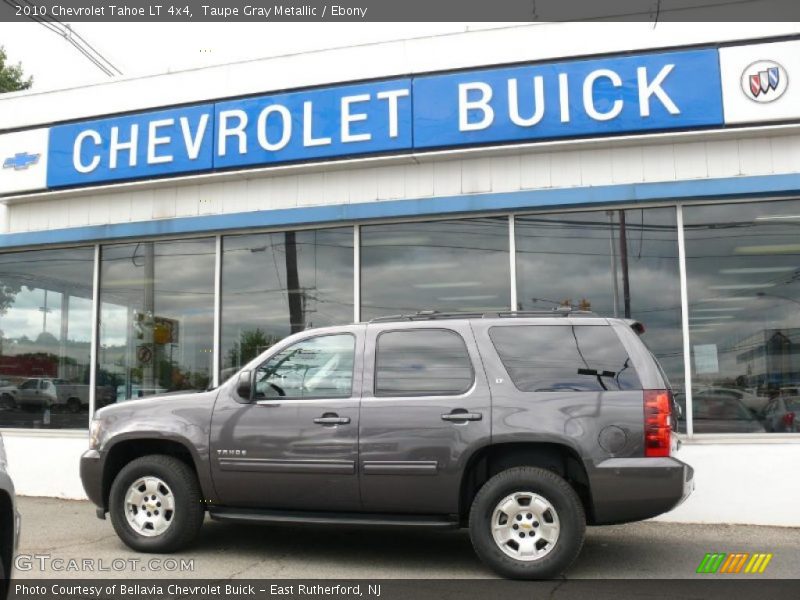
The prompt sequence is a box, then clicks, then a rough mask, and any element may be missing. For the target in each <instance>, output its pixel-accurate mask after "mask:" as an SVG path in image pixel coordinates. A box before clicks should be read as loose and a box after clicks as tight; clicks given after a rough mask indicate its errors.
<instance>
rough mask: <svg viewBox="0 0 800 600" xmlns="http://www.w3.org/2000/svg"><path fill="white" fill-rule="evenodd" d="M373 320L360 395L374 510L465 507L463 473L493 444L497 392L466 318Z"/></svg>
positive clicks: (368, 493) (365, 468)
mask: <svg viewBox="0 0 800 600" xmlns="http://www.w3.org/2000/svg"><path fill="white" fill-rule="evenodd" d="M398 325H399V324H398V323H384V324H371V325H369V326H368V328H367V338H366V347H365V377H364V389H363V393H362V400H361V419H360V429H359V440H360V441H359V448H360V455H359V462H360V471H361V478H360V480H361V500H362V505H363V507H364V509H365V510H367V511H374V512H400V513H416V514H426V513H427V514H448V513H455V512H456V511H457V510H458V495H459V486H460V484H461V473H462V471H463V469H464V466H465V463H466V461H467V460H468V458H469V456H470V455H471V454H472V452H474V451H475V450H476V449H477V448H478V447H480V446H481V445H484V444H488V443H489V432H490V428H491V423H490V415H491V406H490V395H489V388H488V385H487V382H486V377H485V374H484V371H483V367H482V366H481V362H480V355H479V353H478V348H477V346H476V344H475V338H474V336H473V334H472V329H471V328H470V325H469V322H467V321H452V322H447V321H440V322H437V321H429V322H419V323H411V324H407V323H403V324H402V326H398Z"/></svg>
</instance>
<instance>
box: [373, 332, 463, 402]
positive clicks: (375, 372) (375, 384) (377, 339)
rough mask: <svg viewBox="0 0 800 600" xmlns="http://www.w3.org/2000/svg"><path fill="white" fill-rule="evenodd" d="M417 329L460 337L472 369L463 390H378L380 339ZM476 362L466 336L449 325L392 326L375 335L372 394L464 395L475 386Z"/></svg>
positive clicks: (385, 395) (398, 396) (398, 395)
mask: <svg viewBox="0 0 800 600" xmlns="http://www.w3.org/2000/svg"><path fill="white" fill-rule="evenodd" d="M417 331H444V332H447V333H452V334H454V335H456V336H457V337H458V339H459V340H460V341H461V343H462V344H463V345H464V351H465V354H466V357H467V362H468V363H469V371H470V381H469V385H468V386H466V387H465V388H464V389H463V390H461V391H459V392H454V393H442V392H440V391H436V392H433V393H430V392H425V391H422V392H411V393H408V392H406V393H403V394H393V393H385V392H379V391H378V351H379V350H380V340H381V337H382V336H383V335H384V334H387V333H410V332H417ZM475 381H476V376H475V364H474V363H473V359H472V354H471V353H470V351H469V346H468V345H467V341H466V340H465V339H464V336H463V335H461V333H459V332H458V331H456V330H455V329H451V328H449V327H409V328H407V329H403V328H392V329H384V330H382V331H380V332H378V334H377V335H376V336H375V350H374V362H373V367H372V395H373V397H375V398H425V397H436V398H456V397H459V396H464V395H466V394H468V393H469V392H470V390H472V389H473V388H474V387H475Z"/></svg>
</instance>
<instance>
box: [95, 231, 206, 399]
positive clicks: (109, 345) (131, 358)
mask: <svg viewBox="0 0 800 600" xmlns="http://www.w3.org/2000/svg"><path fill="white" fill-rule="evenodd" d="M215 251H216V245H215V241H214V240H213V239H210V238H207V239H199V240H180V241H169V242H138V243H135V244H124V245H113V246H104V247H103V248H102V251H101V262H100V327H99V347H98V368H97V381H98V385H103V386H104V387H105V388H107V389H109V390H113V391H111V393H109V394H104V395H103V397H102V398H101V397H100V396H98V398H97V406H98V407H100V406H103V405H104V404H108V403H109V402H115V401H121V400H127V399H130V398H140V397H144V396H150V395H153V394H159V393H164V392H170V391H178V390H198V389H205V388H206V387H207V386H208V384H209V382H210V380H211V373H212V362H213V341H214V262H215V261H214V257H215Z"/></svg>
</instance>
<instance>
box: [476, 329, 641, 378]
mask: <svg viewBox="0 0 800 600" xmlns="http://www.w3.org/2000/svg"><path fill="white" fill-rule="evenodd" d="M489 337H491V339H492V343H493V344H494V347H495V349H496V350H497V353H498V354H499V355H500V360H501V361H502V362H503V366H505V368H506V371H508V375H509V377H511V380H512V381H513V382H514V385H515V386H516V387H517V389H518V390H520V391H521V392H561V391H574V392H590V391H598V392H602V391H607V390H608V391H617V390H636V389H642V386H641V383H640V382H639V377H638V376H637V374H636V370H635V369H634V368H633V365H632V364H631V360H630V358H629V357H628V354H627V353H626V352H625V348H624V347H623V346H622V343H621V342H620V341H619V338H617V334H616V333H614V330H613V329H612V328H611V327H607V326H602V325H542V326H536V325H525V326H522V327H520V326H515V327H492V328H491V329H490V330H489Z"/></svg>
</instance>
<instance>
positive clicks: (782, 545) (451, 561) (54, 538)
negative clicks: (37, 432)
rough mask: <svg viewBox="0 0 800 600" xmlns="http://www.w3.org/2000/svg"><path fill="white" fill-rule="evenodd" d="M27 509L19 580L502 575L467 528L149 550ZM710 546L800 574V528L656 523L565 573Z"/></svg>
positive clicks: (592, 548) (32, 503)
mask: <svg viewBox="0 0 800 600" xmlns="http://www.w3.org/2000/svg"><path fill="white" fill-rule="evenodd" d="M19 507H20V512H21V513H22V516H23V528H22V529H23V532H22V540H21V544H20V548H19V553H18V558H17V567H18V569H17V572H16V576H17V577H18V578H20V579H24V578H93V577H102V578H126V579H136V578H142V577H148V578H156V577H162V578H163V577H168V578H213V579H229V578H270V579H293V578H303V579H307V578H316V579H327V578H335V579H345V578H350V579H366V578H369V579H384V578H386V579H388V578H418V579H468V578H491V577H494V574H493V573H492V572H490V571H489V570H488V569H487V568H486V567H484V566H483V565H482V564H481V562H480V561H479V560H478V559H477V558H476V556H475V554H474V553H473V551H472V546H471V544H470V540H469V536H468V535H467V532H466V531H463V530H462V531H434V530H426V529H399V528H395V529H378V528H343V527H331V526H305V525H304V526H267V525H264V526H258V525H255V526H249V525H230V524H222V523H217V522H214V521H210V520H208V519H207V520H206V523H205V525H204V527H203V530H202V533H201V535H200V538H199V540H198V541H197V543H196V544H195V546H194V547H193V548H191V549H190V550H187V551H184V552H181V553H178V554H174V555H141V554H137V553H135V552H133V551H131V550H129V549H128V548H127V547H126V546H125V545H123V544H122V542H121V541H119V539H118V538H117V536H116V534H115V533H114V530H113V528H112V526H111V522H110V521H108V520H107V521H100V520H98V519H97V518H96V517H95V512H94V507H93V505H91V504H90V503H88V502H82V501H71V500H56V499H51V498H20V499H19ZM707 552H728V553H731V552H771V553H773V554H774V558H773V559H772V561H771V563H770V564H769V566H768V568H767V570H766V572H765V573H764V574H763V575H760V576H756V577H757V578H758V577H760V578H765V577H767V578H797V577H798V574H800V530H798V529H791V528H778V527H755V526H752V527H751V526H742V525H737V526H732V525H687V524H675V523H662V522H653V521H649V522H643V523H634V524H629V525H616V526H609V527H592V528H589V529H588V533H587V538H586V544H585V545H584V548H583V551H582V553H581V555H580V557H579V558H578V560H577V561H576V563H575V565H574V566H573V567H572V569H571V570H570V571H569V572H568V573H567V579H587V578H600V579H604V578H607V579H627V578H658V579H682V578H694V577H703V578H709V577H712V576H709V575H697V574H696V573H695V570H696V568H697V566H698V564H699V563H700V561H701V560H702V559H703V556H704V555H705V553H707ZM153 559H155V560H156V561H157V562H155V563H150V562H149V561H150V560H153ZM169 561H172V562H169ZM181 562H183V563H184V564H181ZM92 569H93V570H92ZM722 577H726V576H722ZM727 577H728V578H730V577H732V576H727ZM737 577H744V576H742V575H739V576H737Z"/></svg>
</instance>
